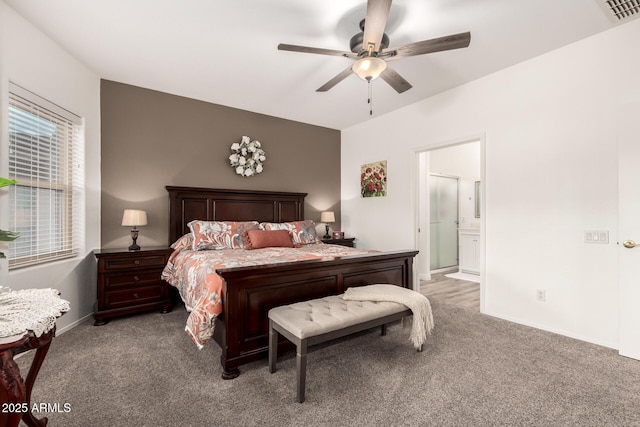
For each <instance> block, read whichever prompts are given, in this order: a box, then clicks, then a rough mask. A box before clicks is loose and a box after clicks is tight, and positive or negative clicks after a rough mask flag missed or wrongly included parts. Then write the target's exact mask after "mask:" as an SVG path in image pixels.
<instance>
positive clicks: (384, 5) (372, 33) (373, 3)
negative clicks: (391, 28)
mask: <svg viewBox="0 0 640 427" xmlns="http://www.w3.org/2000/svg"><path fill="white" fill-rule="evenodd" d="M390 8H391V0H368V1H367V17H366V18H365V20H364V39H363V40H362V48H363V49H364V50H366V51H368V50H369V45H370V44H373V52H378V51H379V50H380V40H382V34H384V27H386V26H387V19H388V18H389V9H390Z"/></svg>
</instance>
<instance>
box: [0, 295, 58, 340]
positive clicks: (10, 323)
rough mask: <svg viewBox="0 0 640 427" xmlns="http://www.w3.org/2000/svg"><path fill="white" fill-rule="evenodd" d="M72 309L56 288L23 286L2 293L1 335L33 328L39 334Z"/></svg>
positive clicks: (13, 334)
mask: <svg viewBox="0 0 640 427" xmlns="http://www.w3.org/2000/svg"><path fill="white" fill-rule="evenodd" d="M67 311H69V301H66V300H63V299H62V298H60V294H59V292H58V291H57V290H55V289H24V290H16V291H10V292H2V293H0V337H10V336H15V335H21V334H25V333H26V332H27V331H33V333H34V334H35V336H37V337H39V336H41V335H42V334H44V333H47V332H49V331H50V330H51V329H53V327H54V325H55V324H56V318H58V317H60V316H61V315H62V313H64V312H67Z"/></svg>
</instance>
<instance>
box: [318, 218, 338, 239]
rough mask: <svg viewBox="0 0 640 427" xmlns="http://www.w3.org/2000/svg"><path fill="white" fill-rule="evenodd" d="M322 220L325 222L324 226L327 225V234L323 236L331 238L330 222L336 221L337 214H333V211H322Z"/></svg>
mask: <svg viewBox="0 0 640 427" xmlns="http://www.w3.org/2000/svg"><path fill="white" fill-rule="evenodd" d="M320 222H324V226H325V235H324V236H322V238H323V239H330V238H331V236H330V235H329V224H330V223H332V222H336V216H335V215H334V214H333V212H332V211H328V212H322V213H321V214H320Z"/></svg>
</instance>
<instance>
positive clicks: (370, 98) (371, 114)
mask: <svg viewBox="0 0 640 427" xmlns="http://www.w3.org/2000/svg"><path fill="white" fill-rule="evenodd" d="M367 85H368V90H369V94H368V96H369V98H368V99H367V104H369V115H370V116H373V91H372V90H371V77H368V78H367Z"/></svg>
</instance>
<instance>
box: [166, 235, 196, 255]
mask: <svg viewBox="0 0 640 427" xmlns="http://www.w3.org/2000/svg"><path fill="white" fill-rule="evenodd" d="M170 247H171V249H173V250H174V251H178V252H180V251H181V250H183V249H185V248H186V249H193V234H192V233H187V234H185V235H184V236H182V237H180V238H179V239H178V240H176V241H175V242H173V244H172V245H171V246H170Z"/></svg>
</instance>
